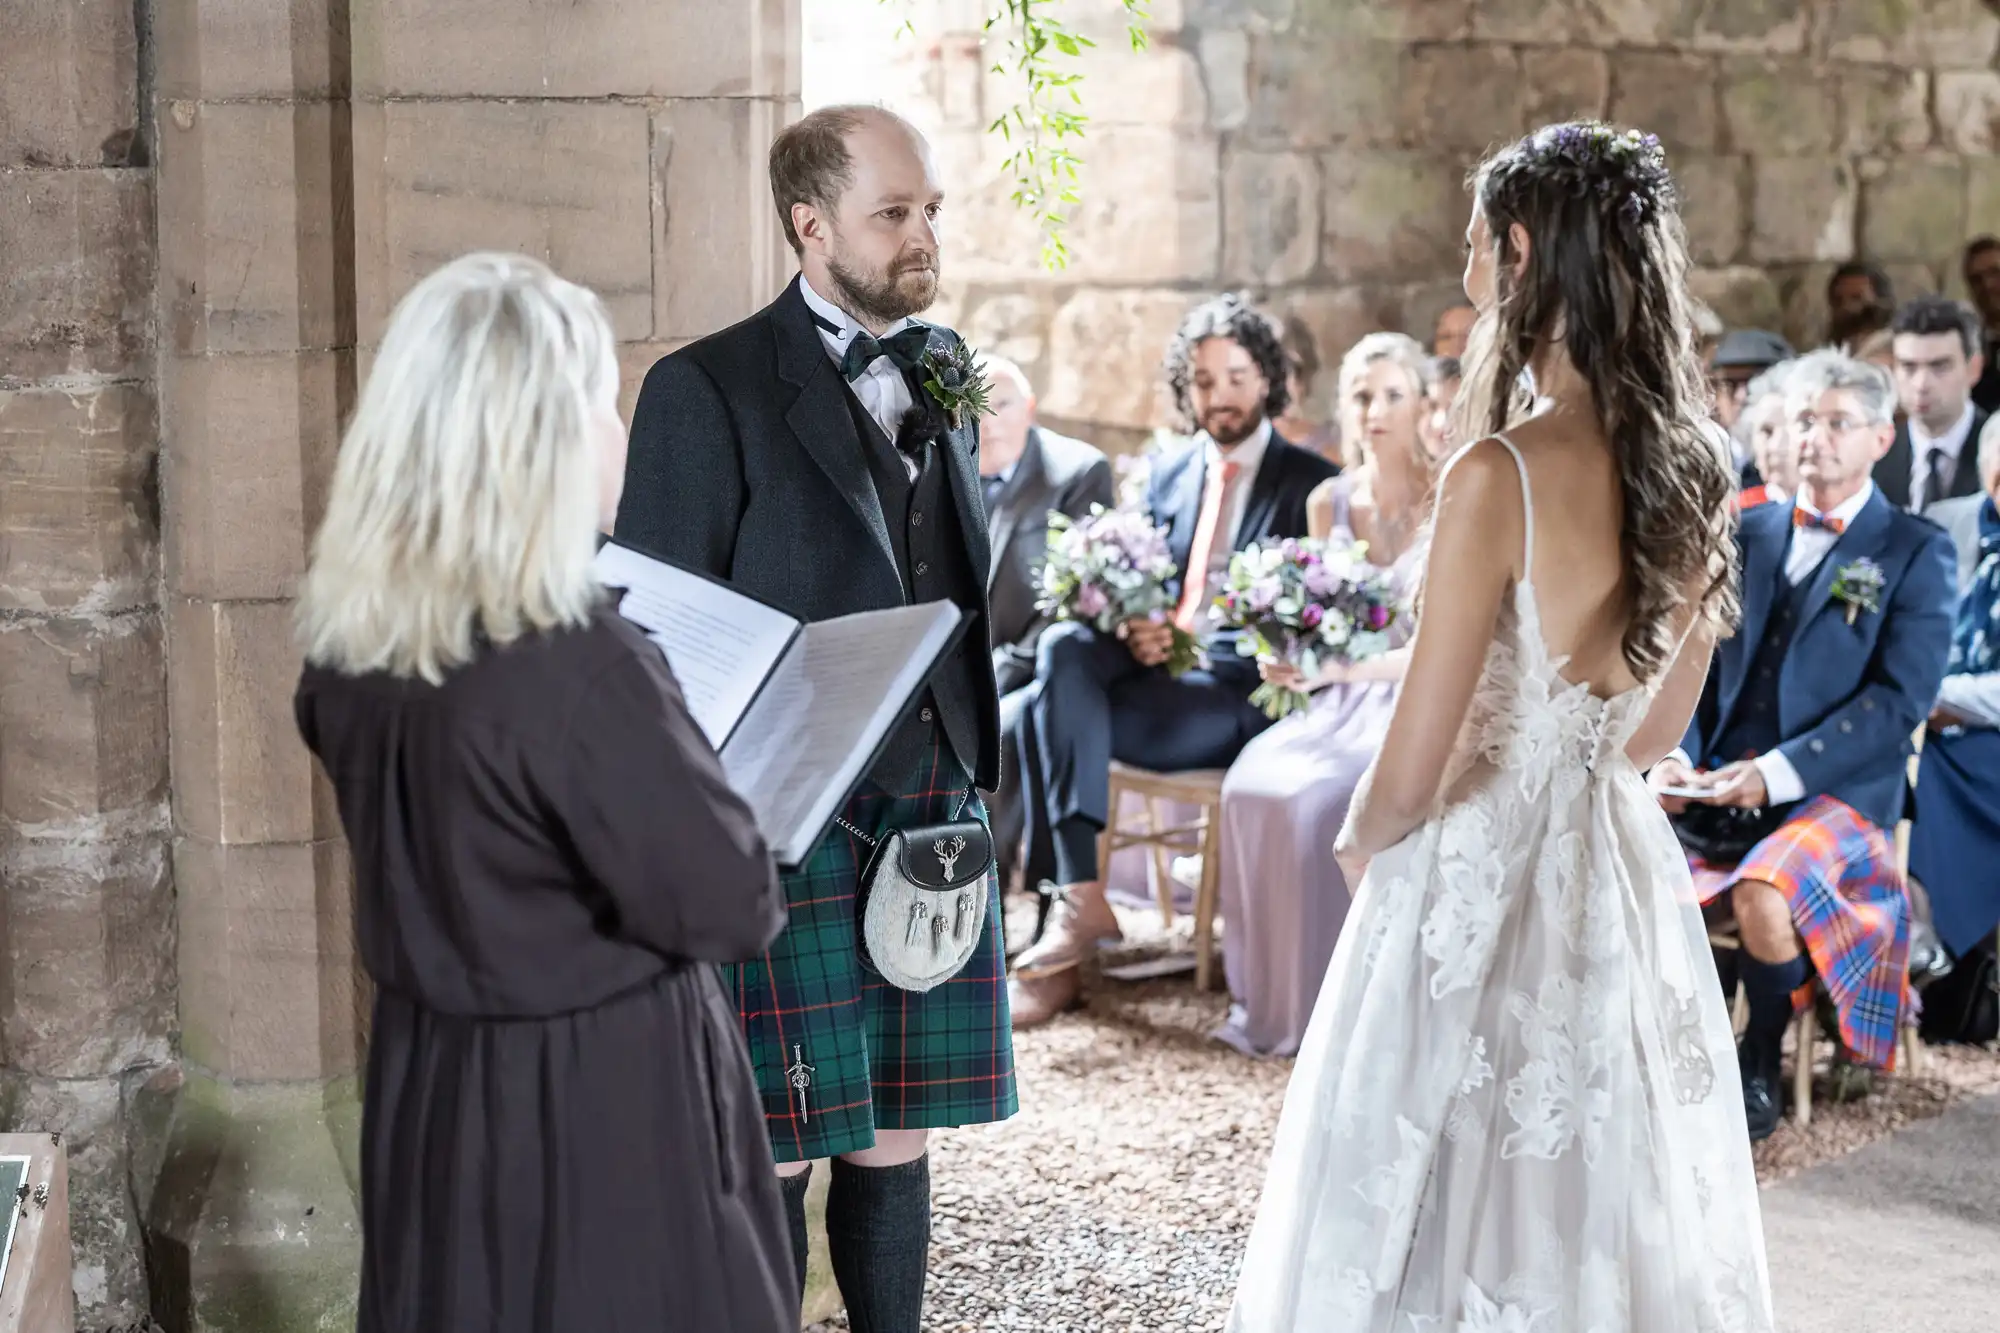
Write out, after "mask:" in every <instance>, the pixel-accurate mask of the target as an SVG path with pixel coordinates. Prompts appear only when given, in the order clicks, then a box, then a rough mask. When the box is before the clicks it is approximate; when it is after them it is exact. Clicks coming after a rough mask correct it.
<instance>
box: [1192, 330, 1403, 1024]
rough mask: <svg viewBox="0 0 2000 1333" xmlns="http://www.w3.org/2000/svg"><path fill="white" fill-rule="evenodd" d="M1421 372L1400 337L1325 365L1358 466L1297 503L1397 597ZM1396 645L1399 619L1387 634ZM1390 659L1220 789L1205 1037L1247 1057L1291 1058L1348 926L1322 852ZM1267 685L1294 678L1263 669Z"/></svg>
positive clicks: (1344, 683)
mask: <svg viewBox="0 0 2000 1333" xmlns="http://www.w3.org/2000/svg"><path fill="white" fill-rule="evenodd" d="M1429 373H1430V363H1429V361H1428V360H1427V359H1426V357H1425V356H1424V352H1423V349H1422V348H1421V347H1420V346H1419V345H1418V344H1417V343H1416V341H1415V340H1414V339H1411V338H1407V337H1404V336H1403V335H1402V334H1400V333H1374V334H1370V335H1369V336H1368V337H1366V338H1363V339H1362V340H1361V341H1360V342H1359V343H1357V344H1355V346H1354V349H1353V350H1352V351H1350V352H1349V353H1348V354H1347V357H1346V359H1345V360H1343V361H1342V362H1341V366H1340V406H1341V417H1342V421H1341V429H1342V436H1343V438H1345V439H1347V440H1351V441H1354V442H1356V444H1357V445H1358V449H1359V454H1360V461H1359V464H1358V465H1357V466H1356V467H1354V468H1353V469H1351V470H1349V471H1347V472H1345V473H1342V474H1341V475H1340V476H1338V477H1335V478H1333V479H1332V480H1330V481H1327V482H1323V483H1321V485H1320V487H1319V488H1318V489H1317V490H1315V491H1314V492H1313V494H1312V496H1311V498H1310V499H1309V501H1308V503H1307V514H1308V521H1309V523H1310V525H1311V532H1312V535H1313V536H1315V537H1328V538H1331V539H1332V540H1333V541H1336V542H1352V541H1363V542H1366V543H1367V544H1368V551H1369V555H1370V557H1371V559H1372V560H1373V561H1374V563H1376V564H1377V565H1378V567H1380V568H1383V569H1386V570H1388V571H1389V572H1390V574H1391V577H1392V578H1393V579H1394V581H1395V583H1396V584H1397V585H1398V587H1399V588H1400V589H1401V590H1402V591H1403V592H1404V593H1405V594H1407V593H1408V592H1409V591H1410V590H1411V589H1412V588H1414V586H1415V581H1416V577H1417V574H1418V572H1419V569H1420V567H1421V564H1422V559H1421V556H1420V554H1419V550H1420V545H1421V544H1420V542H1419V536H1420V534H1421V533H1422V531H1423V528H1424V522H1425V519H1426V518H1427V516H1428V515H1429V512H1430V498H1431V481H1432V478H1431V469H1432V467H1433V458H1432V453H1431V439H1430V430H1429V428H1428V421H1427V418H1428V417H1429V414H1430V411H1431V407H1430V400H1429V394H1428V390H1429V387H1430V386H1429V383H1428V380H1429ZM1394 632H1395V634H1396V638H1397V642H1398V644H1399V645H1400V643H1401V641H1402V640H1403V639H1404V638H1405V637H1407V635H1408V632H1409V629H1408V625H1407V623H1405V624H1403V625H1400V626H1398V627H1397V629H1396V630H1395V631H1394ZM1404 659H1405V654H1404V653H1403V652H1402V651H1401V650H1400V647H1399V649H1398V651H1395V652H1392V653H1390V654H1388V655H1387V656H1385V657H1382V658H1378V659H1376V660H1373V661H1370V662H1366V663H1363V664H1361V665H1359V666H1356V667H1354V668H1351V669H1348V670H1340V669H1331V670H1328V671H1327V672H1325V673H1324V674H1323V675H1322V676H1321V677H1320V678H1319V681H1318V682H1317V683H1318V684H1320V685H1322V686H1324V688H1323V689H1321V690H1320V691H1319V692H1318V694H1317V696H1316V697H1315V698H1314V700H1313V705H1312V708H1311V710H1310V711H1308V712H1305V713H1299V714H1294V715H1293V716H1291V717H1289V718H1286V719H1285V720H1284V721H1282V722H1280V723H1278V724H1277V725H1276V726H1274V727H1272V728H1271V729H1270V730H1268V731H1266V732H1264V733H1263V734H1262V735H1260V736H1258V737H1257V738H1256V739H1255V740H1253V741H1251V742H1250V744H1249V745H1248V746H1247V747H1245V748H1244V750H1243V752H1242V754H1240V755H1238V756H1237V759H1236V762H1235V763H1233V764H1231V765H1230V768H1229V775H1228V777H1227V778H1226V779H1224V781H1223V785H1222V819H1223V837H1222V857H1223V860H1222V866H1221V874H1220V893H1221V912H1222V916H1223V919H1224V920H1225V921H1227V922H1228V927H1229V928H1228V930H1227V931H1226V932H1225V933H1224V936H1223V968H1224V971H1225V973H1226V974H1227V976H1228V980H1229V993H1230V997H1231V1004H1230V1012H1229V1019H1228V1022H1227V1023H1225V1024H1224V1025H1223V1027H1222V1028H1221V1029H1220V1030H1219V1031H1217V1033H1216V1036H1217V1037H1219V1038H1221V1039H1222V1040H1223V1041H1226V1042H1228V1043H1229V1044H1230V1045H1232V1046H1234V1047H1236V1048H1237V1049H1238V1050H1241V1051H1244V1052H1246V1053H1248V1054H1253V1055H1291V1054H1293V1053H1295V1052H1296V1051H1297V1050H1298V1046H1299V1038H1300V1037H1301V1036H1303V1035H1304V1033H1305V1029H1306V1021H1307V1020H1308V1019H1309V1018H1311V1017H1312V1005H1313V998H1314V997H1315V996H1316V995H1318V993H1319V988H1320V981H1321V979H1322V977H1323V976H1324V975H1325V973H1326V966H1327V962H1328V960H1329V959H1331V958H1332V957H1333V946H1334V943H1335V941H1337V940H1338V939H1339V938H1340V927H1341V923H1342V922H1343V921H1344V920H1345V919H1346V916H1347V900H1348V884H1347V881H1346V879H1345V878H1344V877H1343V876H1342V874H1341V871H1340V867H1339V866H1337V865H1335V864H1334V860H1333V856H1332V853H1331V851H1330V850H1329V849H1330V848H1331V847H1332V846H1333V838H1334V835H1335V834H1337V833H1339V832H1340V825H1341V821H1342V820H1343V819H1344V818H1346V815H1347V805H1348V801H1349V800H1350V799H1351V798H1352V797H1353V795H1354V789H1355V786H1356V784H1357V783H1358V782H1359V781H1360V779H1361V774H1362V772H1363V771H1364V770H1365V769H1366V768H1367V767H1368V764H1369V761H1370V760H1372V759H1373V758H1374V757H1375V752H1376V751H1377V750H1379V749H1380V748H1381V746H1382V738H1383V736H1384V735H1385V734H1386V733H1387V730H1388V726H1389V714H1390V712H1391V710H1392V708H1393V707H1394V704H1395V698H1396V681H1397V680H1398V679H1400V678H1401V675H1402V669H1403V663H1404ZM1264 674H1265V676H1266V678H1267V679H1268V678H1270V677H1272V676H1276V675H1284V676H1289V677H1295V676H1296V673H1293V672H1288V671H1286V670H1285V669H1283V668H1269V667H1267V668H1265V670H1264Z"/></svg>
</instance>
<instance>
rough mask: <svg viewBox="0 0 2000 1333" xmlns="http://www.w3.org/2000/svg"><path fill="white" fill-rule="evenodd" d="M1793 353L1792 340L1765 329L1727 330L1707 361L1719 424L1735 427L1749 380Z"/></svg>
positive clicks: (1729, 428) (1725, 427)
mask: <svg viewBox="0 0 2000 1333" xmlns="http://www.w3.org/2000/svg"><path fill="white" fill-rule="evenodd" d="M1792 355H1793V354H1792V345H1791V344H1790V343H1788V342H1786V341H1785V340H1784V339H1783V338H1780V337H1779V336H1778V335H1777V334H1775V333H1771V332H1769V331H1768V330H1765V329H1731V330H1730V331H1729V332H1728V333H1726V334H1724V335H1723V337H1722V341H1721V343H1719V344H1718V345H1717V346H1716V349H1715V355H1714V356H1713V357H1712V358H1710V360H1709V363H1708V384H1709V388H1710V389H1711V390H1712V391H1713V392H1714V394H1715V420H1716V424H1718V425H1720V426H1721V427H1722V428H1723V429H1724V430H1729V431H1733V430H1735V429H1736V418H1737V417H1738V416H1740V415H1741V414H1742V412H1743V401H1744V396H1745V395H1746V394H1747V393H1748V392H1749V390H1750V381H1752V380H1754V379H1756V378H1757V377H1758V376H1759V375H1762V374H1763V373H1764V372H1765V371H1767V370H1769V369H1770V368H1771V367H1772V366H1775V365H1777V364H1779V363H1780V362H1784V361H1789V360H1791V359H1792Z"/></svg>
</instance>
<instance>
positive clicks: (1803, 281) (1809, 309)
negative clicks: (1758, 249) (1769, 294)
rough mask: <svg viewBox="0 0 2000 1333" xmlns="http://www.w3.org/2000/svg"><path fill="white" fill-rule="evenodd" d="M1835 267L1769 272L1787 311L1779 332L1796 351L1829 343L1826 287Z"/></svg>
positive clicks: (1786, 267) (1785, 266) (1811, 266)
mask: <svg viewBox="0 0 2000 1333" xmlns="http://www.w3.org/2000/svg"><path fill="white" fill-rule="evenodd" d="M1834 267H1835V266H1834V265H1833V264H1832V263H1830V262H1821V263H1817V264H1781V265H1777V266H1774V267H1773V268H1771V269H1770V270H1769V272H1770V275H1771V280H1772V282H1773V283H1775V284H1776V286H1777V289H1778V300H1779V301H1780V302H1781V303H1782V304H1783V307H1784V325H1783V327H1782V328H1781V329H1779V330H1778V332H1781V333H1783V334H1784V335H1785V337H1786V339H1788V340H1789V341H1790V342H1791V344H1792V346H1794V347H1817V346H1819V345H1820V344H1821V343H1822V342H1824V341H1825V340H1826V284H1827V281H1828V280H1829V279H1830V278H1832V276H1833V270H1834Z"/></svg>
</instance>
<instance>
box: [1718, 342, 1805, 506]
mask: <svg viewBox="0 0 2000 1333" xmlns="http://www.w3.org/2000/svg"><path fill="white" fill-rule="evenodd" d="M1791 365H1792V363H1791V362H1789V361H1785V362H1781V363H1779V364H1778V365H1775V366H1772V367H1771V368H1770V369H1769V370H1767V371H1765V372H1764V373H1763V374H1761V375H1759V376H1758V377H1757V378H1756V379H1754V380H1751V381H1750V388H1749V390H1748V391H1747V393H1746V394H1745V396H1744V400H1743V413H1742V415H1741V416H1739V417H1737V418H1736V429H1735V430H1733V431H1731V432H1730V438H1731V442H1732V444H1733V445H1734V447H1735V449H1736V450H1737V452H1738V454H1739V455H1740V456H1742V457H1744V458H1745V459H1747V461H1746V462H1745V463H1744V464H1743V494H1742V495H1741V496H1739V497H1738V506H1739V507H1740V508H1743V509H1754V508H1756V507H1757V506H1758V505H1761V504H1774V503H1782V502H1783V501H1786V500H1789V499H1791V498H1792V496H1794V495H1796V494H1798V490H1799V462H1798V451H1797V450H1796V449H1794V448H1793V447H1792V437H1791V430H1790V420H1789V416H1788V414H1787V412H1786V410H1785V371H1786V370H1787V369H1788V368H1789V367H1790V366H1791Z"/></svg>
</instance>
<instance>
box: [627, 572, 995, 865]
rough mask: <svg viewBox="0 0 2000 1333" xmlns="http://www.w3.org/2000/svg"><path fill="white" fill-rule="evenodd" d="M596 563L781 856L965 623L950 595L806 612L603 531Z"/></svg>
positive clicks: (813, 837) (865, 760)
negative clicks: (917, 602)
mask: <svg viewBox="0 0 2000 1333" xmlns="http://www.w3.org/2000/svg"><path fill="white" fill-rule="evenodd" d="M597 576H598V578H600V579H601V580H603V581H604V582H605V583H606V584H609V585H611V586H613V587H617V588H624V589H625V590H626V592H625V596H624V599H623V600H622V601H621V602H620V603H619V605H618V612H619V614H620V615H622V616H624V617H625V618H626V619H627V620H629V621H631V622H632V623H633V624H635V625H637V626H639V628H641V629H643V630H645V631H646V635H647V637H648V638H650V639H652V641H653V642H654V643H657V644H659V645H660V648H661V650H662V651H663V652H665V653H666V655H667V665H668V666H670V667H672V668H673V672H674V678H675V679H676V680H678V681H679V682H680V686H681V692H682V693H683V694H685V695H686V696H687V703H688V709H689V711H690V712H692V713H693V714H694V720H695V722H696V723H697V724H698V725H699V726H700V727H701V729H702V732H703V733H704V734H705V735H707V737H708V741H709V744H711V745H713V746H714V747H715V752H716V753H717V754H718V755H720V756H721V757H722V768H723V771H724V772H725V773H727V774H728V775H729V781H730V784H731V785H732V786H734V787H735V788H736V790H737V791H738V792H740V793H742V795H743V798H744V799H745V800H747V801H748V802H749V803H750V808H751V809H752V810H754V811H755V812H756V814H757V825H758V827H759V828H761V829H762V830H763V833H764V840H765V841H766V842H767V843H769V844H770V846H771V853H772V855H773V856H775V857H776V858H777V861H778V864H779V865H781V866H785V867H788V868H789V867H792V866H796V865H798V864H800V863H801V862H803V861H804V860H805V859H806V856H807V855H808V854H809V853H810V852H811V851H812V848H813V844H814V843H816V842H818V841H819V837H820V834H821V833H822V832H824V831H825V829H826V826H827V825H828V824H829V823H831V822H832V820H833V817H834V816H835V815H836V814H838V813H839V812H840V808H841V806H843V805H844V804H846V802H847V798H848V796H849V795H850V794H851V793H852V792H853V791H854V788H855V786H856V785H857V784H858V783H859V782H860V781H861V779H862V777H863V776H864V775H866V773H867V772H868V769H869V767H870V766H871V765H872V764H873V763H874V762H875V756H876V755H877V754H879V753H880V752H881V749H882V746H883V744H884V743H885V742H886V741H887V740H888V738H889V732H890V730H891V729H892V728H893V727H894V726H895V725H896V720H897V719H898V718H900V717H901V716H902V715H903V713H904V711H905V710H906V709H908V708H909V706H910V702H911V701H912V700H913V699H914V698H915V697H916V695H917V692H918V691H919V690H921V689H922V688H923V686H924V682H925V681H926V680H928V679H929V677H930V674H931V668H932V667H933V666H935V665H936V664H937V661H938V659H939V658H940V657H942V656H943V655H944V654H945V652H946V651H947V650H948V649H949V648H950V647H951V646H952V643H953V642H954V641H955V640H956V639H957V638H958V636H959V634H960V633H961V632H962V631H963V622H964V620H965V616H964V613H963V612H961V611H960V610H959V609H958V608H957V607H956V606H954V605H953V604H951V603H950V602H926V603H924V604H923V605H921V606H897V607H891V608H889V609H887V610H883V611H866V612H862V613H860V614H858V615H851V616H841V617H840V618H838V619H836V620H821V621H815V622H811V623H808V622H805V621H801V620H799V619H798V618H797V617H796V616H793V615H790V614H787V613H786V612H784V611H780V610H779V609H778V608H776V607H774V606H772V605H770V604H769V603H767V602H762V601H759V600H757V599H756V598H754V597H750V596H748V595H746V594H744V593H741V592H738V591H737V590H736V589H734V588H732V587H730V586H729V585H728V584H726V583H721V582H718V581H717V580H715V579H712V578H710V577H708V576H707V575H706V574H699V573H696V572H694V571H693V570H689V569H683V568H681V567H680V566H678V565H671V564H668V563H666V562H665V561H661V560H655V559H654V558H653V557H651V556H648V555H641V554H640V553H639V552H637V551H634V550H632V549H631V548H630V547H627V546H620V545H618V544H617V543H616V542H607V543H605V544H604V546H603V547H602V548H601V549H599V551H598V553H597Z"/></svg>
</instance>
